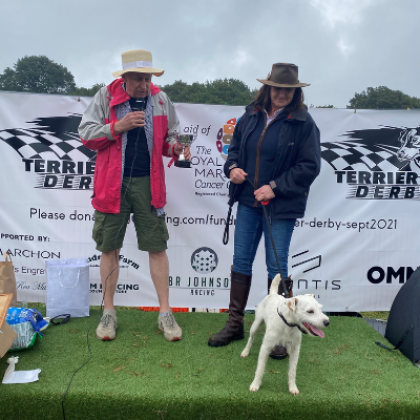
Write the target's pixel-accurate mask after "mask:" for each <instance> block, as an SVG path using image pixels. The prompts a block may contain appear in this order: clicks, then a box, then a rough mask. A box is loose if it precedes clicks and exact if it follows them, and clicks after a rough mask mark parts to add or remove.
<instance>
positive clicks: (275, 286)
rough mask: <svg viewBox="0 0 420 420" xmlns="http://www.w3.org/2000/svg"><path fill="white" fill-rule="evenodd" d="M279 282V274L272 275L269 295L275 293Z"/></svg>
mask: <svg viewBox="0 0 420 420" xmlns="http://www.w3.org/2000/svg"><path fill="white" fill-rule="evenodd" d="M280 282H281V274H277V275H276V277H274V280H273V282H272V283H271V287H270V295H277V291H278V289H279V284H280Z"/></svg>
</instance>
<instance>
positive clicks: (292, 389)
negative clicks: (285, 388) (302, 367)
mask: <svg viewBox="0 0 420 420" xmlns="http://www.w3.org/2000/svg"><path fill="white" fill-rule="evenodd" d="M289 392H290V393H291V394H292V395H297V394H299V390H298V389H297V387H290V388H289Z"/></svg>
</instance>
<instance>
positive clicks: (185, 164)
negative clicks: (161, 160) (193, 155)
mask: <svg viewBox="0 0 420 420" xmlns="http://www.w3.org/2000/svg"><path fill="white" fill-rule="evenodd" d="M196 138H197V134H180V135H179V136H178V142H179V143H181V144H182V152H181V154H180V155H179V158H178V160H176V161H175V166H177V167H178V168H191V161H189V160H186V159H185V156H184V151H185V147H186V146H190V148H191V145H192V144H193V142H194V141H195V139H196Z"/></svg>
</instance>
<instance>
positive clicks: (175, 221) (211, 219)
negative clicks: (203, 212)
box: [166, 214, 236, 226]
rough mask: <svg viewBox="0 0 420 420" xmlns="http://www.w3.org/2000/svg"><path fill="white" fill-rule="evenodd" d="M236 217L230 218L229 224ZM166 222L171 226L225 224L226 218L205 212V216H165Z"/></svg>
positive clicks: (232, 222)
mask: <svg viewBox="0 0 420 420" xmlns="http://www.w3.org/2000/svg"><path fill="white" fill-rule="evenodd" d="M235 222H236V219H234V218H233V217H231V218H230V220H229V224H230V225H234V224H235ZM166 223H167V224H171V225H173V226H179V225H216V226H217V225H221V226H226V218H223V217H215V216H214V215H213V214H207V216H206V217H187V216H185V217H182V216H181V217H179V216H168V215H167V216H166Z"/></svg>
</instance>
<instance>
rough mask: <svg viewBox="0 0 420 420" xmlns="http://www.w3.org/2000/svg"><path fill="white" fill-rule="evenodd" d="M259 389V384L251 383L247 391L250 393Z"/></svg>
mask: <svg viewBox="0 0 420 420" xmlns="http://www.w3.org/2000/svg"><path fill="white" fill-rule="evenodd" d="M259 389H260V384H259V383H258V382H257V381H254V382H252V384H251V385H250V387H249V390H250V391H251V392H257V391H258V390H259Z"/></svg>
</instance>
